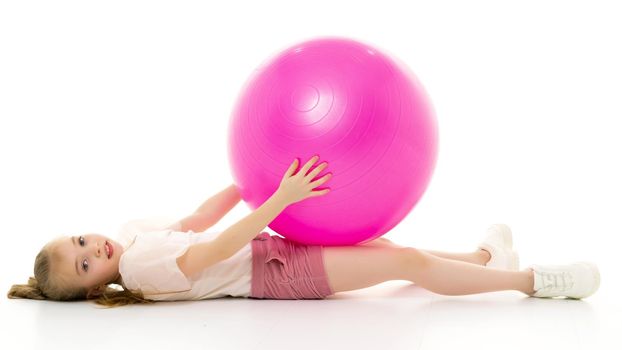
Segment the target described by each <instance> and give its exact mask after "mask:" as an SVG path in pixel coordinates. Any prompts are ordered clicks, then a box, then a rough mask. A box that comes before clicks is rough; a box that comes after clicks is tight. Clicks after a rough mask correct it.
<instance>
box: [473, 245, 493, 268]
mask: <svg viewBox="0 0 622 350" xmlns="http://www.w3.org/2000/svg"><path fill="white" fill-rule="evenodd" d="M476 254H477V256H478V261H479V262H480V265H482V266H486V264H487V263H488V262H489V261H490V259H492V255H490V253H489V252H488V251H487V250H485V249H481V248H480V249H478V251H477V252H476Z"/></svg>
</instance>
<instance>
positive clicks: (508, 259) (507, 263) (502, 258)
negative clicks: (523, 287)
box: [478, 224, 519, 271]
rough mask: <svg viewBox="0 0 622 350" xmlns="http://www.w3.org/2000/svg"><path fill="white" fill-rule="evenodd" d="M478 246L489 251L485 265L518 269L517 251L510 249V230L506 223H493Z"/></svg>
mask: <svg viewBox="0 0 622 350" xmlns="http://www.w3.org/2000/svg"><path fill="white" fill-rule="evenodd" d="M478 248H480V249H484V250H485V251H487V252H488V253H490V260H489V261H488V262H487V263H486V266H488V267H493V268H497V269H504V270H513V271H518V266H519V258H518V253H517V252H516V251H514V250H512V230H510V228H509V227H508V225H504V224H495V225H492V226H490V227H489V228H488V230H487V231H486V238H485V239H484V241H483V242H482V243H480V244H479V246H478Z"/></svg>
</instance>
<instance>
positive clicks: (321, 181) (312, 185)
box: [309, 173, 333, 188]
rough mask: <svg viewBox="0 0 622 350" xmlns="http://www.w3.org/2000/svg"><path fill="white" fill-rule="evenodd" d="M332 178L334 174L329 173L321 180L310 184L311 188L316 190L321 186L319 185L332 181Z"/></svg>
mask: <svg viewBox="0 0 622 350" xmlns="http://www.w3.org/2000/svg"><path fill="white" fill-rule="evenodd" d="M332 177H333V174H332V173H328V174H326V175H324V176H322V177H321V178H319V179H317V180H315V181H313V182H311V183H309V186H311V188H316V187H317V186H319V185H321V184H323V183H325V182H326V181H328V180H330V178H332Z"/></svg>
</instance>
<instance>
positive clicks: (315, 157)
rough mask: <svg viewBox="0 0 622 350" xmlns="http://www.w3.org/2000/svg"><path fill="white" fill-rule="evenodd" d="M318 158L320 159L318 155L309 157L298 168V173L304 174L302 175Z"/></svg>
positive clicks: (305, 173)
mask: <svg viewBox="0 0 622 350" xmlns="http://www.w3.org/2000/svg"><path fill="white" fill-rule="evenodd" d="M318 159H320V157H319V156H313V157H311V159H309V161H308V162H307V163H306V164H305V165H304V166H303V167H302V168H301V169H300V172H299V173H300V174H304V175H303V176H306V175H307V171H309V169H310V168H311V166H312V165H313V163H315V162H316V161H317V160H318Z"/></svg>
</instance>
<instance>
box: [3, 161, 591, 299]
mask: <svg viewBox="0 0 622 350" xmlns="http://www.w3.org/2000/svg"><path fill="white" fill-rule="evenodd" d="M317 160H318V157H317V156H316V157H313V158H311V159H310V160H309V161H308V162H307V163H306V164H304V166H302V168H300V169H299V171H297V170H298V161H297V160H294V162H293V163H292V164H291V165H290V167H289V168H288V169H287V171H286V173H285V175H284V176H283V178H282V180H281V183H280V185H279V188H278V189H277V190H276V191H275V193H274V194H273V195H272V196H271V197H270V198H269V199H268V200H267V201H265V202H264V203H263V204H262V205H261V206H260V207H258V208H257V209H256V210H255V211H253V212H252V213H250V214H249V215H247V216H246V217H244V218H243V219H241V220H240V221H238V222H237V223H236V224H234V225H232V226H231V227H229V228H227V229H226V230H224V231H222V232H211V231H207V230H208V229H209V228H210V227H211V226H212V225H214V224H215V223H216V222H218V220H219V219H220V218H222V217H223V216H224V215H225V214H226V213H227V212H228V211H229V210H231V209H232V208H233V207H234V206H235V205H236V204H237V203H238V202H239V200H240V195H239V193H238V191H237V188H236V187H235V186H234V185H231V186H229V187H228V188H226V189H225V190H223V191H221V192H220V193H218V194H216V195H214V196H213V197H211V198H210V199H208V200H207V201H206V202H205V203H203V204H202V205H201V206H200V207H199V208H198V209H197V210H196V212H195V213H193V214H191V215H189V216H188V217H185V218H183V219H181V220H179V221H177V222H174V223H173V224H170V225H166V226H159V227H158V226H155V227H154V225H145V222H144V221H131V222H129V223H127V224H126V225H124V226H123V227H122V229H121V232H120V235H119V240H118V241H114V240H112V239H110V238H108V237H106V236H103V235H100V234H95V233H87V234H76V235H72V236H65V237H60V238H57V239H54V240H52V241H51V242H49V243H47V244H46V245H45V246H44V247H43V248H42V249H41V251H40V252H39V253H38V254H37V257H36V258H35V265H34V277H30V278H29V280H28V284H25V285H19V284H18V285H13V286H12V287H11V289H10V291H9V292H8V295H7V296H8V297H9V298H30V299H49V300H57V301H69V300H85V299H92V300H94V301H95V302H96V303H97V304H99V305H104V306H108V307H111V306H120V305H126V304H134V303H153V302H154V301H162V300H169V301H171V300H202V299H210V298H219V297H227V296H231V297H246V298H253V299H324V298H326V297H329V296H330V295H332V294H335V293H340V292H345V291H350V290H355V289H360V288H367V287H370V286H373V285H376V284H379V283H382V282H385V281H390V280H407V281H411V282H413V283H416V284H417V285H419V286H421V287H423V288H425V289H428V290H430V291H432V292H435V293H438V294H444V295H466V294H475V293H485V292H494V291H503V290H515V291H518V292H520V293H523V294H524V295H527V296H533V297H558V296H563V297H568V298H576V299H579V298H585V297H587V296H590V295H592V294H593V293H594V292H596V290H597V289H598V287H599V283H600V274H599V271H598V268H597V267H596V266H595V265H594V264H591V263H588V262H576V263H572V264H566V265H532V266H530V267H528V268H525V269H523V270H519V264H518V255H517V253H516V252H515V251H514V250H513V249H512V233H511V231H510V229H509V227H508V226H506V225H501V224H499V225H493V226H491V227H490V228H489V229H488V231H487V233H486V236H485V239H484V240H483V241H482V242H481V243H480V244H479V245H478V247H477V248H476V249H475V250H473V251H470V252H465V253H446V252H439V251H428V250H423V249H417V248H413V247H405V246H400V245H397V244H395V243H393V242H391V241H389V240H387V239H384V238H378V239H376V240H373V241H371V242H368V243H365V244H358V245H352V246H321V245H303V244H298V243H296V242H293V241H289V240H287V239H284V238H281V237H279V236H276V235H274V236H271V235H269V234H268V233H266V232H261V231H262V230H263V229H264V228H265V227H266V226H267V225H268V224H270V222H271V221H272V220H274V219H275V218H276V217H277V216H278V215H279V214H280V213H281V212H282V211H283V210H284V209H285V208H286V207H287V206H289V205H290V204H293V203H296V202H299V201H302V200H304V199H306V198H309V197H314V196H323V195H325V194H327V193H328V192H329V189H323V190H314V189H315V188H317V187H318V186H320V185H322V184H324V183H326V182H327V181H328V180H329V179H330V177H331V174H330V173H329V174H327V175H325V176H322V177H320V178H318V179H315V177H316V176H317V175H318V174H319V173H320V172H321V171H322V170H323V169H325V168H326V166H327V163H326V162H323V163H321V164H320V165H318V166H316V167H315V168H314V169H312V170H311V168H312V166H313V165H314V164H315V163H316V162H317Z"/></svg>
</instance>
